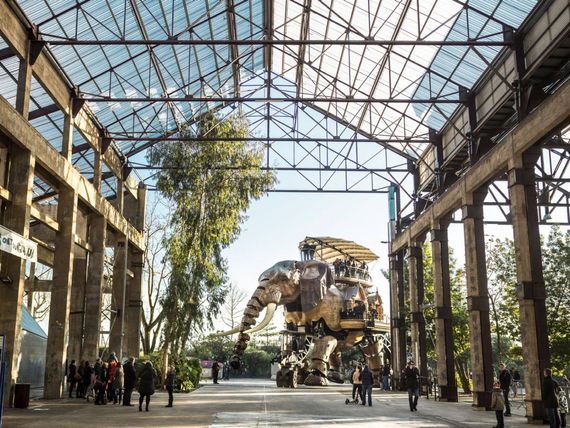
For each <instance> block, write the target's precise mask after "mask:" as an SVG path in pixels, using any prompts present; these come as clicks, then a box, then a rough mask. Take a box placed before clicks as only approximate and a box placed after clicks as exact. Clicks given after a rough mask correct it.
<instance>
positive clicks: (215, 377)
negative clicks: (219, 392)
mask: <svg viewBox="0 0 570 428" xmlns="http://www.w3.org/2000/svg"><path fill="white" fill-rule="evenodd" d="M219 373H220V366H219V365H218V360H214V364H212V380H213V381H214V383H218V374H219Z"/></svg>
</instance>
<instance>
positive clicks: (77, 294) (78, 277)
mask: <svg viewBox="0 0 570 428" xmlns="http://www.w3.org/2000/svg"><path fill="white" fill-rule="evenodd" d="M86 282H87V251H85V250H84V249H82V248H76V253H75V256H74V259H73V280H72V286H71V302H70V310H69V347H68V350H67V355H68V356H69V357H68V358H69V360H70V361H71V360H75V361H76V362H77V364H78V365H79V361H81V354H82V350H83V325H84V322H85V287H86Z"/></svg>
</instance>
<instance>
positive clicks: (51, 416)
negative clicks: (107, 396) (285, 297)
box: [4, 379, 528, 428]
mask: <svg viewBox="0 0 570 428" xmlns="http://www.w3.org/2000/svg"><path fill="white" fill-rule="evenodd" d="M350 391H351V386H350V385H334V386H329V387H324V388H321V387H300V388H299V389H294V390H292V389H282V388H276V387H275V383H274V382H270V381H261V380H249V379H239V380H231V381H229V382H226V381H224V382H223V383H221V384H219V385H212V384H208V385H204V386H203V387H202V388H200V389H198V390H196V391H194V392H193V393H191V394H177V395H176V396H175V406H174V407H173V408H165V407H164V406H165V404H166V401H167V395H166V394H165V393H162V392H161V393H157V394H155V395H154V396H153V401H152V402H151V406H150V412H148V413H146V412H144V411H143V412H142V413H139V411H138V408H137V407H122V406H118V405H115V406H114V405H112V404H110V405H106V406H95V405H93V404H86V403H85V402H84V401H83V400H73V399H72V400H67V399H66V400H57V401H56V400H50V401H33V402H32V404H31V406H30V408H29V409H26V410H23V409H9V410H8V411H7V414H6V417H5V420H4V428H24V427H25V428H50V427H57V428H67V427H80V426H83V427H85V426H101V425H107V426H110V425H112V426H116V427H121V428H123V427H147V426H153V427H213V428H222V427H228V428H229V427H231V428H240V427H299V428H304V427H324V426H329V425H336V426H354V427H359V428H360V427H362V428H364V427H373V426H374V427H378V426H382V427H383V428H390V427H411V428H420V427H422V428H423V427H426V428H427V427H430V428H432V427H433V428H439V427H474V428H475V427H477V428H478V427H492V426H494V425H495V418H494V413H493V412H483V411H474V410H472V409H471V406H470V405H469V403H467V402H462V403H440V402H434V401H432V400H425V399H423V398H422V399H420V402H419V405H418V412H415V413H411V412H410V411H409V409H408V406H407V396H406V395H404V394H401V393H384V392H380V391H378V390H375V391H374V393H373V406H372V407H368V406H366V407H363V406H361V405H345V404H344V400H345V398H346V397H347V396H348V395H349V393H350ZM133 398H135V397H133ZM521 411H522V409H520V410H518V412H519V413H520V412H521ZM506 422H507V424H506V426H507V427H509V428H510V427H523V426H524V427H528V425H527V424H526V422H525V419H524V418H523V417H522V416H518V415H515V416H513V417H512V418H507V420H506ZM379 424H380V425H379Z"/></svg>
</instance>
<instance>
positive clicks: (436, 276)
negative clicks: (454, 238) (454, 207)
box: [430, 219, 458, 402]
mask: <svg viewBox="0 0 570 428" xmlns="http://www.w3.org/2000/svg"><path fill="white" fill-rule="evenodd" d="M448 226H449V219H443V220H436V221H434V222H432V229H431V231H430V235H431V254H432V273H433V286H434V297H435V299H434V300H435V350H436V355H437V381H438V384H439V387H440V400H441V401H453V402H456V401H457V399H458V397H457V382H456V380H455V359H454V356H453V325H452V320H451V319H452V318H451V283H450V280H449V246H448V241H447V228H448Z"/></svg>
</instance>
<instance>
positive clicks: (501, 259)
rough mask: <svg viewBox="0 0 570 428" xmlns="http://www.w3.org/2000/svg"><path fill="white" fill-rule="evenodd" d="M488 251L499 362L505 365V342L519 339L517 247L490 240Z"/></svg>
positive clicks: (504, 242) (488, 278)
mask: <svg viewBox="0 0 570 428" xmlns="http://www.w3.org/2000/svg"><path fill="white" fill-rule="evenodd" d="M485 247H486V249H485V251H486V260H487V263H486V265H487V284H488V289H489V303H490V306H491V322H492V331H493V332H494V333H495V335H496V340H497V358H498V360H499V361H503V360H504V359H505V357H506V351H508V349H505V348H506V347H505V345H506V343H504V342H510V341H512V339H513V338H518V337H520V326H519V305H518V300H517V296H516V290H515V287H516V284H517V271H516V260H515V252H514V251H513V249H514V245H513V241H512V240H510V239H503V240H502V239H497V238H490V239H488V240H487V242H486V244H485ZM505 336H506V337H505ZM509 339H510V340H509Z"/></svg>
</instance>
